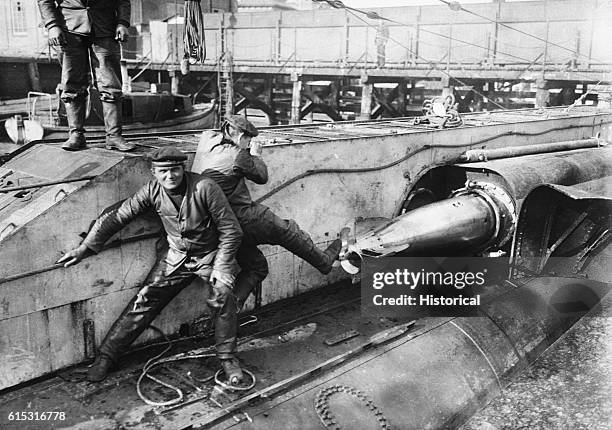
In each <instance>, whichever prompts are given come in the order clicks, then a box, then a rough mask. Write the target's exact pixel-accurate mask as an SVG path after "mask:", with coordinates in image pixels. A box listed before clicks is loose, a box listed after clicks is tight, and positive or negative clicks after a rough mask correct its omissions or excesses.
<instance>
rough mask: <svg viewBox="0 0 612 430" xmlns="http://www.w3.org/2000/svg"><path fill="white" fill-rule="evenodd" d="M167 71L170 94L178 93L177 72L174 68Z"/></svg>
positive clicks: (178, 81)
mask: <svg viewBox="0 0 612 430" xmlns="http://www.w3.org/2000/svg"><path fill="white" fill-rule="evenodd" d="M168 73H169V75H170V92H171V93H172V94H178V93H179V83H180V78H179V74H178V73H177V71H176V70H170V71H168Z"/></svg>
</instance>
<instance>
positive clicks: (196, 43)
mask: <svg viewBox="0 0 612 430" xmlns="http://www.w3.org/2000/svg"><path fill="white" fill-rule="evenodd" d="M205 59H206V40H205V38H204V18H203V16H202V6H201V5H200V0H185V27H184V28H183V61H181V72H182V73H183V74H184V75H186V74H187V73H189V64H196V63H202V62H203V61H204V60H205Z"/></svg>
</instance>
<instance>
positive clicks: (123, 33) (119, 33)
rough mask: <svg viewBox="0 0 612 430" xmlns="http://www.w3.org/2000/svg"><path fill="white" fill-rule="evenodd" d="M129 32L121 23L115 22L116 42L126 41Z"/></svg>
mask: <svg viewBox="0 0 612 430" xmlns="http://www.w3.org/2000/svg"><path fill="white" fill-rule="evenodd" d="M128 36H129V34H128V29H127V27H126V26H125V25H123V24H117V29H116V30H115V40H116V41H118V42H125V41H127V38H128Z"/></svg>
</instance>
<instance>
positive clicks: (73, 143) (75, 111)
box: [62, 98, 87, 151]
mask: <svg viewBox="0 0 612 430" xmlns="http://www.w3.org/2000/svg"><path fill="white" fill-rule="evenodd" d="M64 105H65V106H66V118H67V119H68V140H66V141H65V142H64V143H63V144H62V149H65V150H66V151H78V150H79V149H84V148H86V147H87V144H86V141H85V128H84V124H85V99H84V98H75V99H74V100H72V101H70V102H65V103H64Z"/></svg>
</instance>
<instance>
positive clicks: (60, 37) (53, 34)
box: [49, 26, 68, 46]
mask: <svg viewBox="0 0 612 430" xmlns="http://www.w3.org/2000/svg"><path fill="white" fill-rule="evenodd" d="M67 42H68V41H67V40H66V35H65V34H64V30H62V28H61V27H59V26H55V27H51V28H50V29H49V45H51V46H64V45H66V43H67Z"/></svg>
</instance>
